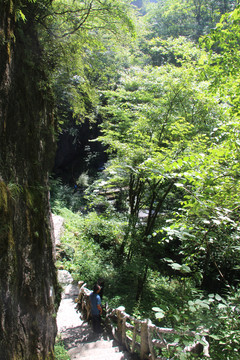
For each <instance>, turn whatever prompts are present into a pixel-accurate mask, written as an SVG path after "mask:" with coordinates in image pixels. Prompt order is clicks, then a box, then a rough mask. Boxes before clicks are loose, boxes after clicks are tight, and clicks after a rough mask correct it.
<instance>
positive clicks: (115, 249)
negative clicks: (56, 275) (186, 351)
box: [55, 208, 240, 360]
mask: <svg viewBox="0 0 240 360" xmlns="http://www.w3.org/2000/svg"><path fill="white" fill-rule="evenodd" d="M55 210H56V208H55ZM57 213H58V214H60V215H61V216H63V217H64V219H65V225H64V226H65V231H64V235H63V237H62V239H61V242H62V245H61V251H62V253H61V255H59V257H58V260H57V267H58V268H61V269H66V270H68V271H70V272H71V274H72V276H73V278H74V279H75V280H76V281H79V280H82V281H84V282H85V283H87V287H88V288H89V289H91V288H92V287H93V285H94V283H95V282H96V281H97V279H98V278H100V277H101V278H104V280H105V287H104V298H103V299H104V302H108V304H109V306H110V307H112V308H116V307H118V306H124V307H125V308H126V312H128V313H129V314H131V315H133V316H135V317H137V318H140V319H144V318H149V319H151V320H152V321H153V322H154V323H155V324H156V325H157V326H160V327H173V328H175V329H178V330H181V331H186V330H193V331H196V330H198V329H199V330H200V329H201V330H202V329H208V332H209V335H210V337H209V339H210V343H211V347H210V349H211V353H212V355H211V356H213V358H214V359H215V360H220V359H226V360H237V359H238V355H237V354H238V350H239V343H240V342H239V327H240V326H239V325H240V320H239V313H240V309H239V298H240V292H239V291H236V289H230V290H229V293H228V294H226V297H221V296H219V295H217V294H206V293H204V292H203V291H200V290H199V289H198V288H197V287H196V286H195V283H194V281H193V279H192V278H191V277H190V276H189V277H184V276H182V275H181V274H180V273H179V275H175V276H162V275H161V274H160V273H159V271H156V270H149V271H148V276H147V281H146V282H145V288H144V291H143V294H142V297H141V299H140V300H139V301H136V299H135V295H136V289H137V282H136V279H137V275H138V271H139V264H137V260H136V259H133V260H132V261H126V260H123V259H122V258H119V248H120V246H121V243H122V241H123V237H124V227H125V222H124V221H123V220H121V219H119V218H117V217H116V216H112V217H110V216H107V217H106V216H103V215H99V214H97V213H95V212H91V213H89V214H86V215H83V214H82V213H80V212H78V213H73V212H72V211H71V210H69V209H67V208H57ZM229 319H231V320H229ZM174 340H176V339H173V341H174ZM177 340H178V339H177ZM184 341H185V342H184ZM187 343H189V339H188V340H183V343H182V344H183V345H184V344H187ZM170 355H171V354H170V353H169V356H170ZM175 355H176V354H175ZM178 355H179V356H178V357H174V358H176V359H178V358H179V359H180V358H181V359H187V357H186V356H185V358H183V355H181V351H180V353H179V354H178ZM166 356H168V355H167V353H166ZM188 358H189V357H188ZM57 359H59V360H60V359H61V360H65V358H64V357H60V358H57Z"/></svg>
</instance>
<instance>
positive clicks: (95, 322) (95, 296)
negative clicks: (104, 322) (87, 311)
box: [90, 284, 102, 333]
mask: <svg viewBox="0 0 240 360" xmlns="http://www.w3.org/2000/svg"><path fill="white" fill-rule="evenodd" d="M100 291H101V287H100V286H99V285H98V284H95V285H94V287H93V292H92V293H91V294H90V302H91V313H92V326H93V331H94V332H96V333H100V332H102V327H101V314H102V304H101V297H100V295H99V293H100Z"/></svg>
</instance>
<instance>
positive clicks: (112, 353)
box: [68, 347, 131, 360]
mask: <svg viewBox="0 0 240 360" xmlns="http://www.w3.org/2000/svg"><path fill="white" fill-rule="evenodd" d="M68 354H69V355H70V358H71V360H130V359H131V357H130V354H128V353H127V352H123V351H119V348H118V347H112V348H96V347H95V348H94V347H93V348H92V349H91V348H90V349H84V350H83V349H82V347H76V348H73V349H71V350H69V352H68Z"/></svg>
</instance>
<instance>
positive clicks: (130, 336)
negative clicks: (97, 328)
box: [77, 282, 209, 360]
mask: <svg viewBox="0 0 240 360" xmlns="http://www.w3.org/2000/svg"><path fill="white" fill-rule="evenodd" d="M85 285H86V284H83V282H80V283H79V295H78V299H77V303H78V304H77V307H78V310H79V311H80V312H81V314H82V317H83V318H84V319H85V320H87V321H89V320H90V319H91V304H90V299H89V295H90V293H91V291H90V290H89V289H87V288H86V287H85ZM104 321H105V326H106V328H107V329H108V330H109V331H111V333H112V334H113V336H114V338H115V339H116V340H117V341H118V342H119V343H120V344H121V345H123V346H124V347H125V348H126V350H127V351H128V352H130V353H134V354H136V353H137V354H138V355H139V357H140V359H141V360H147V359H151V360H165V359H166V358H164V357H161V351H160V350H159V349H164V348H165V349H168V350H169V349H170V348H176V347H179V346H181V345H180V344H179V343H178V342H170V341H169V340H168V341H167V340H166V339H165V338H164V336H165V337H166V336H167V335H176V336H178V337H193V339H195V338H196V337H198V339H201V340H200V342H199V340H198V341H196V340H193V343H192V344H191V345H190V346H186V347H183V350H182V351H183V352H192V353H195V354H199V355H200V354H201V355H203V356H205V357H209V344H208V342H207V340H206V337H205V336H204V335H203V334H201V333H196V332H193V331H188V332H186V331H185V332H179V331H176V330H174V329H171V328H161V327H157V326H155V325H154V324H152V322H151V321H150V320H148V319H147V320H139V319H136V318H134V317H132V316H130V315H128V314H127V313H126V312H125V308H124V307H123V306H120V307H118V308H117V309H110V308H108V307H107V306H106V315H105V316H104Z"/></svg>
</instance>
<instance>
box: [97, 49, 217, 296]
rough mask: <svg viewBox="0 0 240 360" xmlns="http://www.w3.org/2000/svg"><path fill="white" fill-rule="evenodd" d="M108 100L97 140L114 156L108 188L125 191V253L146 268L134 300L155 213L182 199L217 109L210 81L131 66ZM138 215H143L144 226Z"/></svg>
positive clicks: (179, 71)
mask: <svg viewBox="0 0 240 360" xmlns="http://www.w3.org/2000/svg"><path fill="white" fill-rule="evenodd" d="M184 46H186V45H184ZM188 67H189V63H188ZM105 96H107V98H108V105H107V106H105V107H103V109H102V111H103V114H104V117H105V119H106V120H105V121H104V123H103V129H102V131H103V136H102V137H101V140H102V141H103V143H104V144H105V145H108V146H109V151H111V152H112V154H113V159H112V160H111V164H110V166H109V167H108V169H107V171H108V173H109V176H110V179H109V181H108V182H107V183H108V184H109V185H111V186H118V187H119V186H120V187H122V188H125V189H128V193H127V194H126V196H127V198H128V206H129V221H128V229H127V231H126V236H125V240H124V242H123V244H122V251H124V248H125V246H126V247H127V250H128V259H131V258H132V257H133V256H138V257H139V259H140V260H139V261H140V266H141V267H142V264H144V268H145V273H144V271H143V273H144V276H143V278H139V291H138V294H137V297H139V296H140V294H141V291H142V286H143V283H144V279H145V274H146V272H147V268H148V261H147V260H146V259H150V258H151V252H152V251H153V248H154V247H156V240H154V238H153V237H152V233H153V230H154V228H155V226H156V222H159V221H160V222H161V221H162V222H163V221H164V220H163V218H164V216H165V215H162V220H160V218H161V216H160V218H159V214H160V213H161V212H162V213H164V212H165V211H167V205H166V204H168V202H167V201H166V199H167V198H169V197H171V199H172V201H173V203H172V207H171V211H175V210H174V209H175V207H178V206H179V201H180V199H178V200H176V199H175V200H173V199H174V196H173V192H176V187H175V186H174V185H175V184H176V183H178V182H179V181H180V182H181V179H182V178H185V177H186V174H187V173H188V171H189V170H190V169H191V166H192V162H191V161H190V159H191V156H192V158H194V155H193V154H192V152H194V153H195V154H199V151H200V148H204V147H205V146H207V145H206V144H207V143H208V142H209V140H208V138H207V137H206V134H207V135H209V136H210V133H211V131H212V130H213V128H214V126H215V124H216V119H217V117H221V110H217V103H216V100H215V99H214V98H213V97H211V96H210V95H209V93H208V84H207V83H206V82H199V77H198V75H197V73H195V74H193V72H192V71H191V69H189V68H187V67H185V66H184V67H180V68H178V67H174V66H170V65H166V66H162V67H159V68H152V67H146V68H144V69H140V68H133V69H130V70H129V71H126V72H125V74H124V75H123V77H122V81H121V85H120V86H119V87H118V88H117V90H116V91H111V92H107V93H105ZM210 107H211V108H212V109H211V114H209V108H210ZM193 144H195V145H193ZM199 146H200V148H199ZM196 156H197V155H196ZM177 191H178V190H177ZM178 196H181V192H178ZM142 211H146V213H147V215H146V219H145V222H144V223H142V221H141V220H140V213H141V212H142ZM144 259H145V260H144Z"/></svg>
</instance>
